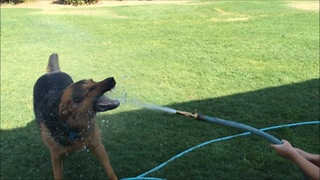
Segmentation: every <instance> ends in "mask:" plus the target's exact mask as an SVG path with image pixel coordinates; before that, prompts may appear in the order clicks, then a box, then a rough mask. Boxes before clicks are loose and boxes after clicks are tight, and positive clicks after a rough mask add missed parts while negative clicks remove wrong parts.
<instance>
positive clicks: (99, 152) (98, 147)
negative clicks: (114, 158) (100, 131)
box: [89, 142, 118, 180]
mask: <svg viewBox="0 0 320 180" xmlns="http://www.w3.org/2000/svg"><path fill="white" fill-rule="evenodd" d="M89 148H90V150H91V151H92V152H93V153H94V154H95V155H96V156H97V158H98V159H99V160H100V162H101V163H102V164H103V167H104V169H105V171H106V173H107V175H108V178H109V179H110V180H117V179H118V178H117V176H116V174H115V173H114V171H113V168H112V166H111V163H110V161H109V157H108V154H107V152H106V150H105V149H104V146H103V144H102V143H100V142H99V143H98V144H94V145H92V146H90V147H89Z"/></svg>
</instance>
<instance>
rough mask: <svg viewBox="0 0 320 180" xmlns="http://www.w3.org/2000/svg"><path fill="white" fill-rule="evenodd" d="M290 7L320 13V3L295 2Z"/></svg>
mask: <svg viewBox="0 0 320 180" xmlns="http://www.w3.org/2000/svg"><path fill="white" fill-rule="evenodd" d="M289 6H291V7H293V8H296V9H300V10H306V11H319V1H294V2H290V3H289Z"/></svg>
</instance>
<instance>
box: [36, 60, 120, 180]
mask: <svg viewBox="0 0 320 180" xmlns="http://www.w3.org/2000/svg"><path fill="white" fill-rule="evenodd" d="M115 84H116V82H115V80H114V78H113V77H109V78H106V79H105V80H103V81H100V82H94V81H93V80H91V79H90V80H81V81H78V82H75V83H74V82H73V80H72V78H71V77H70V76H69V75H68V74H66V73H64V72H61V71H60V67H59V63H58V55H57V54H52V55H51V56H50V58H49V64H48V67H47V74H45V75H43V76H41V77H40V78H39V79H38V80H37V82H36V84H35V86H34V92H33V99H34V102H33V105H34V113H35V117H36V121H37V123H38V125H39V127H40V130H41V135H42V139H43V141H44V142H45V144H46V145H47V146H48V148H49V151H50V154H51V161H52V168H53V174H54V179H63V158H64V156H65V155H66V154H67V153H71V152H74V151H77V150H80V149H83V148H84V147H86V148H89V149H90V150H91V152H93V153H94V154H95V155H96V156H97V158H98V159H99V160H100V161H101V163H102V164H103V166H104V169H105V171H106V173H107V175H108V178H109V179H117V176H116V175H115V173H114V171H113V168H112V166H111V164H110V161H109V158H108V155H107V153H106V151H105V149H104V146H103V144H102V143H101V136H100V130H99V128H98V126H97V125H96V123H95V116H96V113H98V112H103V111H108V110H112V109H114V108H116V107H118V106H119V102H118V101H115V100H111V99H109V98H107V97H106V96H104V95H103V94H104V93H105V92H106V91H110V90H111V89H112V88H113V87H114V86H115Z"/></svg>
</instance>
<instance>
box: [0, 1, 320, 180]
mask: <svg viewBox="0 0 320 180" xmlns="http://www.w3.org/2000/svg"><path fill="white" fill-rule="evenodd" d="M288 3H289V2H287V1H272V2H270V1H216V2H214V1H194V2H189V3H182V4H161V5H139V6H126V5H123V6H115V7H90V6H86V7H74V8H63V6H61V8H58V9H56V8H53V9H46V10H42V9H23V8H1V142H0V148H1V179H52V178H53V175H52V168H51V161H50V154H49V151H48V149H47V148H46V146H45V145H44V144H43V142H42V140H41V137H40V133H39V130H38V128H37V126H36V124H35V122H34V114H33V107H32V91H33V85H34V83H35V81H36V80H37V78H38V77H39V76H41V75H42V74H44V73H45V69H46V65H47V60H48V57H49V55H50V54H51V53H53V52H56V53H58V54H59V57H60V66H61V69H62V70H63V71H65V72H68V73H69V74H70V75H71V76H72V77H73V79H74V80H75V81H77V80H81V79H88V78H92V79H94V80H96V81H100V80H102V79H104V78H106V77H109V76H114V77H115V79H116V80H117V82H118V88H117V91H116V92H114V93H113V95H114V96H117V97H123V96H124V94H125V93H126V94H127V98H126V100H137V101H141V102H145V103H152V104H157V105H161V106H168V107H171V108H175V109H180V110H185V111H191V112H201V113H203V114H206V115H209V116H214V117H219V118H223V119H229V120H234V121H237V122H240V123H245V124H248V125H250V126H254V127H256V128H263V127H268V126H274V125H280V124H287V123H294V122H304V121H312V120H319V118H320V117H319V116H320V115H319V103H320V102H319V11H304V10H298V9H294V8H292V7H290V6H288ZM97 123H98V125H99V126H100V127H101V131H102V136H103V143H104V144H105V147H106V149H107V152H108V153H109V156H110V159H111V162H112V164H113V167H114V170H115V172H116V174H117V175H118V176H119V177H120V178H126V177H135V176H138V175H140V174H142V173H144V172H146V171H148V170H150V169H152V168H154V167H155V166H157V165H159V164H161V163H162V162H164V161H166V160H168V159H169V158H171V157H173V156H174V155H176V154H178V153H180V152H181V151H183V150H185V149H188V148H190V147H193V146H195V145H197V144H199V143H202V142H205V141H208V140H212V139H216V138H220V137H224V136H229V135H233V134H237V133H241V132H242V131H240V130H238V129H234V128H231V127H225V126H221V125H216V124H208V123H204V122H197V121H194V120H192V119H190V118H186V117H182V116H176V115H170V114H165V113H162V112H157V111H151V110H148V109H144V108H141V107H136V106H133V105H131V104H128V103H122V104H121V105H120V107H119V108H118V109H116V110H113V111H110V112H106V113H101V114H99V115H98V116H97ZM319 130H320V129H319V125H305V126H298V127H294V128H283V129H279V130H273V131H268V132H269V133H270V134H272V135H274V136H275V137H277V138H279V139H287V140H289V141H290V142H291V143H292V144H293V145H294V146H297V147H300V148H302V149H305V150H306V151H310V152H313V153H320V142H319ZM269 145H270V142H268V141H267V140H265V139H262V138H260V137H257V136H254V135H249V136H244V137H237V138H233V139H231V140H228V141H222V142H218V143H212V144H210V145H207V146H205V147H202V148H199V149H196V150H194V151H192V152H190V153H188V154H186V155H184V156H182V157H180V158H178V159H176V160H175V161H173V162H170V163H169V164H168V165H167V166H165V167H164V168H162V169H160V170H159V171H156V172H154V173H152V174H149V175H148V176H151V177H158V178H166V179H301V178H302V175H301V173H300V171H299V169H298V168H297V167H295V166H294V165H293V164H291V163H290V162H289V161H287V160H284V159H281V158H280V157H279V156H278V155H277V154H276V153H275V152H274V151H273V150H272V149H271V148H270V146H269ZM64 168H65V171H64V176H65V178H66V179H106V175H105V173H104V171H103V169H102V167H101V165H100V164H99V162H98V160H97V159H96V158H95V157H94V156H93V155H92V154H91V153H88V152H87V151H82V152H79V153H75V154H72V155H69V156H68V157H67V158H66V160H65V166H64Z"/></svg>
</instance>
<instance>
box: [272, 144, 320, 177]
mask: <svg viewBox="0 0 320 180" xmlns="http://www.w3.org/2000/svg"><path fill="white" fill-rule="evenodd" d="M282 142H283V144H280V145H278V144H277V145H275V144H272V145H271V147H273V148H274V149H275V150H276V152H277V153H278V154H279V155H280V156H281V157H283V158H287V159H289V160H291V161H292V162H293V163H294V164H296V165H297V166H298V167H299V168H300V169H302V170H303V171H304V172H305V173H306V174H307V175H308V176H309V177H310V178H312V179H320V169H319V167H318V166H316V165H314V164H313V163H311V162H310V161H308V160H307V159H306V158H305V157H304V156H302V155H301V154H299V152H298V151H297V150H296V149H295V148H293V147H292V146H291V144H290V143H289V142H288V141H286V140H282Z"/></svg>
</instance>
